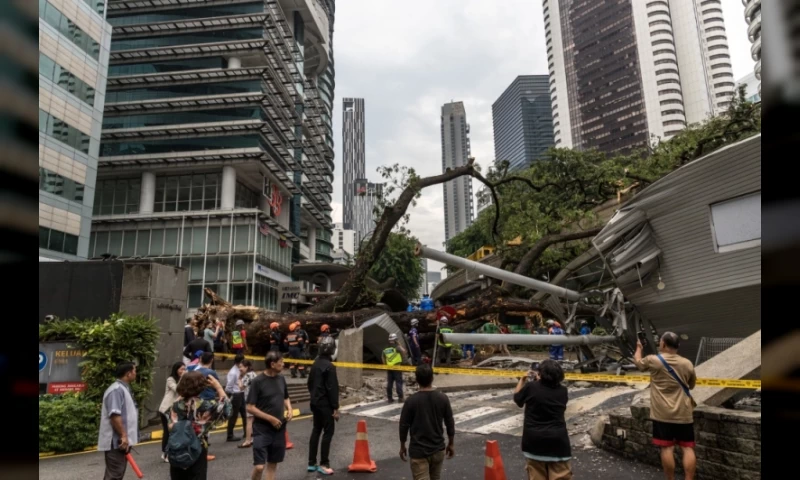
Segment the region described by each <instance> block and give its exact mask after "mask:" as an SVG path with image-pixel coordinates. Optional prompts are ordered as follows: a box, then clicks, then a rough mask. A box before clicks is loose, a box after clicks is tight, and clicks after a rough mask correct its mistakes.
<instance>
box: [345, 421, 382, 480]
mask: <svg viewBox="0 0 800 480" xmlns="http://www.w3.org/2000/svg"><path fill="white" fill-rule="evenodd" d="M347 471H348V472H377V471H378V467H377V466H376V465H375V462H374V461H372V459H370V456H369V441H368V440H367V421H366V420H359V421H358V428H357V429H356V451H355V452H353V463H352V465H350V466H349V467H347Z"/></svg>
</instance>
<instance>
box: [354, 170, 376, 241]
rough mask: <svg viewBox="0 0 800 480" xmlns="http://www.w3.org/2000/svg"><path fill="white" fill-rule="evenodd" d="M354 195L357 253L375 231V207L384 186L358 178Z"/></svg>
mask: <svg viewBox="0 0 800 480" xmlns="http://www.w3.org/2000/svg"><path fill="white" fill-rule="evenodd" d="M353 185H354V195H353V199H352V201H353V228H352V229H353V230H355V232H356V253H358V250H359V248H360V245H361V243H362V242H363V241H364V240H365V239H366V238H368V237H369V236H370V235H372V232H373V231H374V230H375V207H376V206H378V202H379V201H380V199H381V197H382V196H383V184H382V183H372V182H369V181H368V180H367V179H366V178H357V179H356V180H355V182H354V183H353Z"/></svg>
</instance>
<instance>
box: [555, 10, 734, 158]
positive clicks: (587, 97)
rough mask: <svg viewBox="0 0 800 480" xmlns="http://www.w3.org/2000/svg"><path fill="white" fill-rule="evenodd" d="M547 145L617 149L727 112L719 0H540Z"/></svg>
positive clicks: (728, 85) (730, 89)
mask: <svg viewBox="0 0 800 480" xmlns="http://www.w3.org/2000/svg"><path fill="white" fill-rule="evenodd" d="M542 4H543V7H544V22H545V33H546V45H547V55H548V57H547V58H548V63H549V65H548V66H549V69H550V94H551V102H552V107H553V127H554V130H555V144H556V146H557V147H570V148H577V149H590V148H596V149H598V150H600V151H603V152H609V153H613V152H625V151H628V150H630V149H632V148H636V147H641V146H645V145H647V144H648V143H649V142H650V141H651V139H652V138H653V137H655V138H661V139H667V138H670V137H672V136H673V135H675V134H676V133H678V132H679V131H680V130H682V129H683V128H685V127H686V126H687V125H689V124H692V123H696V122H701V121H703V120H705V119H707V118H709V117H710V116H712V115H717V114H719V113H721V112H723V111H724V110H725V109H727V108H728V106H729V105H730V102H731V100H732V98H733V95H734V92H735V88H736V83H735V81H734V78H733V70H732V68H731V57H730V51H729V49H728V40H727V37H726V33H725V22H724V20H723V13H722V2H721V0H543V2H542Z"/></svg>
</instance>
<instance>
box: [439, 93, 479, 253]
mask: <svg viewBox="0 0 800 480" xmlns="http://www.w3.org/2000/svg"><path fill="white" fill-rule="evenodd" d="M441 121H442V127H441V130H442V172H444V171H446V170H447V169H448V168H456V167H461V166H464V165H466V164H467V162H468V161H469V157H470V146H469V124H468V123H467V112H466V111H465V110H464V102H453V103H445V104H444V105H443V106H442V117H441ZM443 188H444V238H445V242H449V241H450V239H451V238H453V237H455V236H456V235H458V234H459V233H461V232H462V231H464V230H465V229H466V228H467V227H469V226H470V225H472V220H473V218H474V214H473V200H472V177H469V176H464V177H459V178H456V179H454V180H450V181H449V182H445V183H444V184H443Z"/></svg>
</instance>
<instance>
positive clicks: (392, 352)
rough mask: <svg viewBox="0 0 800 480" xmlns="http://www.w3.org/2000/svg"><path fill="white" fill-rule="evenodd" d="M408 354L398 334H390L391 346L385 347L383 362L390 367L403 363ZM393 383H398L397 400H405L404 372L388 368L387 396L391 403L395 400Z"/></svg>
mask: <svg viewBox="0 0 800 480" xmlns="http://www.w3.org/2000/svg"><path fill="white" fill-rule="evenodd" d="M404 355H406V350H405V349H404V348H403V347H401V346H400V345H398V343H397V334H396V333H392V334H389V346H388V347H386V348H384V349H383V354H382V357H383V363H384V364H385V365H388V366H390V367H392V366H396V365H401V364H402V363H403V356H404ZM392 384H397V400H398V401H400V402H402V401H403V372H401V371H399V370H398V371H394V370H387V371H386V398H387V401H388V402H389V403H392V402H394V399H392Z"/></svg>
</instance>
